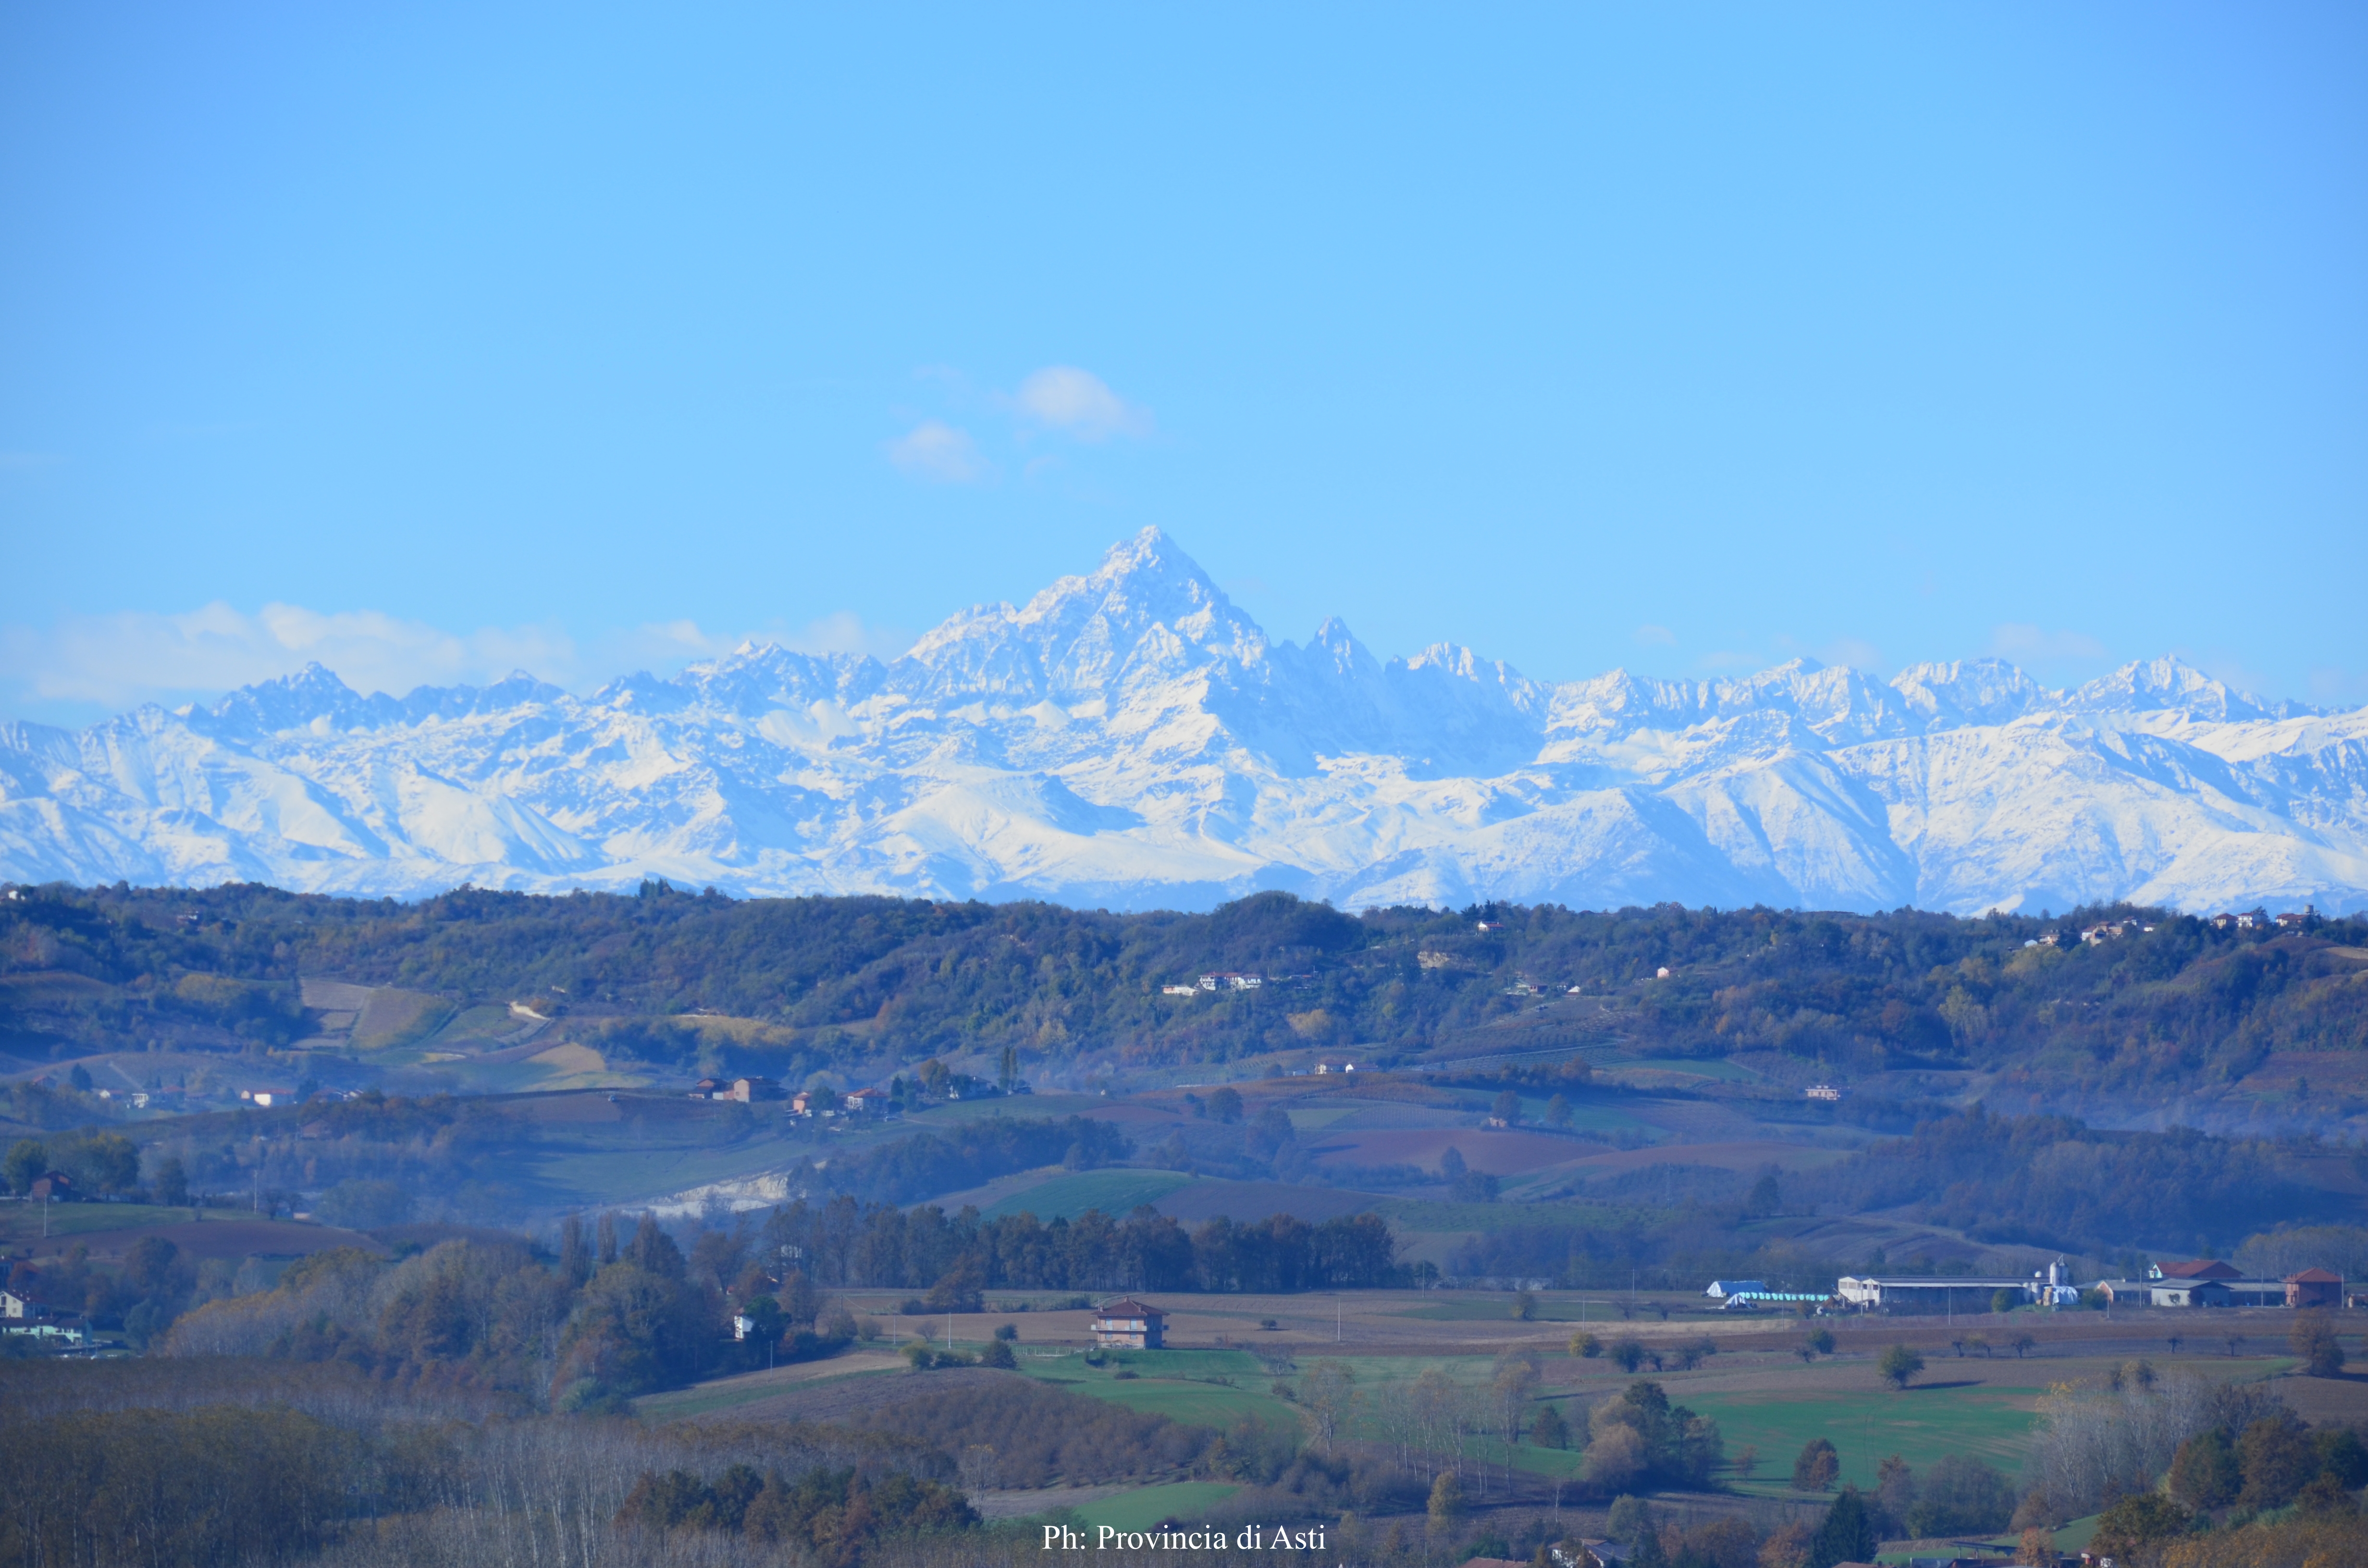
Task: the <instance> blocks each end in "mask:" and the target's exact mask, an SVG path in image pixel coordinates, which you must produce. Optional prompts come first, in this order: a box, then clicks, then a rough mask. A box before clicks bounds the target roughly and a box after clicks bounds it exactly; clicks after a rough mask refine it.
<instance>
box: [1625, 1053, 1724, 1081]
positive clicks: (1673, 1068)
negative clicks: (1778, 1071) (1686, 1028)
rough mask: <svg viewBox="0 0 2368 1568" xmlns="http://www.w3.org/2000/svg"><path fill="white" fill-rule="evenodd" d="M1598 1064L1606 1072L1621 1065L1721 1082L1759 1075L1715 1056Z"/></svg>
mask: <svg viewBox="0 0 2368 1568" xmlns="http://www.w3.org/2000/svg"><path fill="white" fill-rule="evenodd" d="M1599 1065H1600V1066H1601V1067H1602V1068H1603V1069H1604V1070H1605V1071H1607V1072H1617V1071H1619V1070H1620V1069H1621V1068H1622V1067H1639V1068H1644V1069H1645V1070H1647V1071H1650V1072H1655V1073H1681V1074H1685V1075H1686V1076H1688V1077H1692V1078H1715V1079H1717V1080H1718V1081H1719V1082H1720V1083H1723V1084H1748V1083H1750V1082H1751V1081H1752V1080H1754V1079H1756V1078H1758V1077H1759V1074H1757V1073H1754V1072H1752V1071H1751V1070H1750V1069H1749V1068H1748V1067H1737V1066H1736V1064H1735V1063H1733V1062H1722V1061H1720V1060H1718V1059H1717V1058H1715V1057H1713V1058H1709V1059H1707V1060H1695V1059H1692V1058H1680V1059H1667V1058H1662V1057H1639V1058H1638V1059H1636V1060H1635V1061H1634V1062H1601V1063H1599Z"/></svg>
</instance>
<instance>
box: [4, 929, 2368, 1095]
mask: <svg viewBox="0 0 2368 1568" xmlns="http://www.w3.org/2000/svg"><path fill="white" fill-rule="evenodd" d="M1493 913H1494V914H1495V915H1497V918H1496V919H1495V920H1493V921H1490V922H1487V925H1488V926H1489V928H1488V929H1487V930H1486V931H1483V930H1481V929H1479V926H1480V924H1481V923H1480V922H1478V921H1476V920H1474V918H1472V914H1473V912H1469V911H1467V912H1463V913H1462V914H1457V913H1453V912H1449V911H1443V910H1428V909H1385V910H1371V911H1367V912H1365V913H1364V914H1362V915H1358V916H1353V917H1352V916H1349V915H1343V914H1340V913H1338V912H1336V911H1334V910H1331V909H1329V908H1327V907H1326V906H1324V905H1321V904H1311V903H1303V902H1301V901H1298V900H1296V899H1293V898H1292V897H1291V896H1290V895H1288V894H1284V893H1261V894H1258V895H1256V896H1254V897H1251V898H1247V899H1244V900H1241V901H1240V902H1238V903H1231V904H1227V905H1224V906H1223V907H1222V908H1219V909H1217V910H1215V911H1213V912H1212V913H1210V914H1207V915H1175V914H1147V915H1113V914H1110V913H1108V912H1106V911H1075V910H1066V909H1062V908H1058V907H1056V906H1053V905H1048V904H1038V903H1010V904H994V905H989V904H981V903H962V904H953V903H928V902H926V901H916V900H899V899H883V898H804V899H770V900H750V901H745V902H742V901H734V900H731V899H726V898H723V897H720V896H715V895H700V896H691V895H688V894H683V893H678V892H674V891H673V890H670V889H666V888H664V887H663V885H661V884H652V885H651V886H650V887H648V888H645V890H644V895H643V896H642V897H639V898H624V897H612V896H608V895H593V894H581V893H579V894H575V895H571V896H568V897H564V898H545V897H536V896H530V895H527V894H518V893H498V892H484V891H480V890H474V889H461V890H460V891H458V892H452V893H449V894H446V895H444V896H443V897H441V898H438V899H431V900H428V901H426V902H424V903H418V904H398V903H392V902H389V901H368V900H346V899H336V898H328V897H321V896H314V895H295V894H287V893H281V892H276V891H274V890H271V889H268V888H261V887H252V886H249V887H226V888H218V889H212V890H208V891H202V892H198V891H186V890H134V889H130V888H124V887H120V886H119V887H117V888H113V889H95V890H76V889H73V888H66V887H45V888H40V889H37V890H33V896H31V897H30V898H28V899H23V900H17V901H12V902H9V903H6V904H5V905H0V972H6V973H19V974H34V973H40V974H49V975H54V976H61V977H64V979H63V981H62V983H59V984H55V985H48V986H30V987H12V988H9V989H7V990H6V992H5V993H0V1037H14V1038H17V1039H18V1040H22V1041H24V1042H25V1043H27V1044H42V1043H44V1042H47V1043H53V1044H56V1045H58V1046H60V1047H63V1048H75V1047H79V1048H81V1049H97V1048H99V1047H101V1046H111V1045H118V1044H120V1042H121V1041H123V1040H127V1039H130V1040H147V1039H151V1038H158V1037H164V1038H170V1039H176V1040H186V1041H190V1042H195V1043H213V1044H217V1045H221V1046H224V1047H233V1048H234V1047H237V1046H241V1045H245V1044H250V1043H254V1044H279V1043H285V1041H286V1040H290V1039H292V1038H294V1031H296V1030H297V1029H298V1028H301V1011H300V1009H299V1008H298V1006H297V1004H296V998H295V989H296V988H295V981H296V979H297V977H298V976H299V975H300V974H334V975H338V976H341V977H344V978H347V979H351V980H354V981H359V982H364V983H381V984H393V985H402V986H407V987H411V988H415V989H419V990H424V991H430V992H435V993H438V994H444V995H448V996H450V997H452V998H455V999H500V998H504V997H509V996H516V995H522V994H540V995H544V996H550V995H552V988H554V987H555V988H557V989H558V990H559V991H562V992H564V994H565V995H566V998H567V1001H568V1005H569V1006H570V1007H571V1008H572V1009H573V1010H574V1013H575V1015H576V1017H575V1021H574V1024H573V1025H572V1027H578V1028H583V1029H585V1030H587V1031H589V1032H592V1033H594V1034H599V1033H600V1032H601V1031H604V1030H605V1031H607V1033H606V1034H605V1035H603V1036H602V1038H603V1039H605V1040H607V1041H608V1043H609V1044H610V1045H611V1046H612V1047H616V1048H621V1049H630V1050H632V1051H639V1052H642V1053H644V1054H646V1055H647V1056H648V1057H650V1058H651V1059H653V1060H656V1061H660V1062H667V1061H685V1062H687V1061H689V1060H691V1059H692V1058H694V1057H700V1058H701V1059H705V1060H716V1061H723V1062H725V1064H727V1065H737V1066H739V1067H741V1068H742V1069H743V1070H764V1069H770V1070H772V1071H774V1072H775V1074H776V1075H788V1074H794V1073H798V1072H801V1071H803V1070H805V1069H808V1068H811V1067H814V1066H820V1065H826V1064H828V1063H830V1062H837V1061H843V1060H845V1059H847V1058H848V1057H849V1056H850V1055H852V1054H856V1053H861V1054H864V1055H871V1054H872V1053H873V1052H874V1051H876V1050H877V1049H878V1048H879V1047H881V1046H883V1045H884V1046H885V1047H887V1048H888V1050H889V1051H890V1053H891V1054H892V1055H894V1056H895V1057H897V1058H899V1059H903V1060H913V1061H918V1060H920V1059H922V1058H924V1057H928V1056H930V1055H934V1054H941V1053H945V1052H950V1051H1003V1050H1005V1049H1018V1050H1021V1051H1028V1052H1030V1053H1033V1054H1036V1055H1039V1056H1043V1057H1052V1058H1056V1059H1057V1058H1061V1057H1064V1056H1066V1055H1069V1054H1071V1053H1073V1052H1075V1051H1078V1050H1081V1049H1084V1048H1085V1047H1087V1045H1089V1044H1090V1045H1092V1046H1095V1047H1100V1046H1103V1045H1105V1044H1108V1045H1115V1046H1116V1047H1118V1048H1119V1049H1120V1050H1121V1051H1122V1052H1124V1053H1125V1054H1127V1055H1130V1056H1133V1057H1136V1058H1140V1059H1144V1060H1154V1059H1156V1060H1167V1061H1176V1060H1199V1061H1218V1060H1224V1059H1227V1058H1232V1057H1236V1056H1239V1055H1242V1054H1244V1053H1247V1052H1251V1051H1263V1050H1269V1049H1274V1048H1277V1047H1281V1046H1292V1045H1306V1044H1311V1043H1312V1044H1317V1045H1322V1044H1328V1043H1332V1042H1334V1041H1336V1040H1337V1041H1346V1040H1360V1041H1363V1042H1367V1043H1368V1044H1369V1046H1373V1047H1378V1048H1380V1049H1381V1050H1382V1051H1384V1052H1386V1051H1388V1050H1389V1049H1391V1048H1393V1047H1403V1048H1419V1047H1423V1046H1427V1045H1430V1044H1434V1043H1436V1042H1438V1041H1439V1040H1442V1039H1444V1038H1447V1037H1450V1036H1452V1035H1453V1034H1455V1033H1457V1032H1458V1031H1461V1030H1465V1029H1469V1028H1474V1027H1477V1026H1479V1025H1482V1024H1485V1023H1488V1022H1491V1021H1492V1020H1498V1019H1503V1018H1505V1017H1508V1016H1509V1015H1512V1014H1515V1013H1517V1012H1518V1011H1520V1006H1521V1005H1520V1000H1519V999H1518V998H1516V997H1514V996H1510V995H1508V994H1506V992H1507V991H1508V982H1509V981H1511V980H1515V979H1520V978H1524V977H1527V978H1530V979H1531V980H1533V981H1535V982H1538V983H1551V984H1552V985H1553V986H1554V987H1556V988H1560V987H1566V986H1569V985H1579V986H1583V987H1584V988H1586V990H1587V991H1588V993H1590V994H1596V995H1599V996H1600V995H1611V996H1613V997H1616V998H1618V999H1620V1000H1622V1004H1623V1005H1622V1007H1621V1008H1620V1009H1619V1017H1617V1019H1616V1025H1615V1027H1616V1030H1617V1032H1619V1033H1620V1034H1622V1036H1624V1037H1625V1038H1627V1039H1629V1040H1633V1041H1634V1042H1637V1043H1639V1044H1642V1045H1645V1046H1646V1047H1648V1048H1649V1049H1651V1050H1652V1051H1656V1052H1680V1053H1691V1054H1696V1055H1704V1056H1717V1055H1725V1054H1729V1053H1732V1052H1735V1051H1748V1050H1772V1051H1786V1052H1791V1053H1793V1054H1795V1055H1800V1056H1807V1057H1816V1058H1821V1059H1824V1060H1827V1061H1831V1062H1848V1063H1851V1064H1853V1065H1855V1066H1858V1067H1860V1068H1862V1069H1872V1068H1879V1067H1885V1066H1912V1065H1918V1064H1927V1065H1952V1066H1978V1067H1999V1066H2004V1065H2008V1064H2018V1063H2019V1064H2021V1065H2022V1066H2025V1067H2028V1068H2031V1069H2033V1070H2038V1071H2043V1072H2044V1073H2046V1074H2052V1075H2055V1076H2057V1077H2063V1078H2068V1079H2072V1080H2076V1081H2078V1082H2082V1083H2112V1084H2117V1085H2143V1084H2146V1083H2152V1082H2157V1081H2166V1080H2169V1079H2172V1078H2188V1079H2192V1078H2193V1077H2194V1076H2196V1075H2197V1074H2200V1073H2203V1072H2205V1071H2207V1070H2209V1071H2213V1072H2219V1073H2227V1072H2231V1071H2235V1072H2241V1071H2243V1070H2245V1068H2246V1067H2247V1066H2248V1065H2249V1064H2250V1063H2251V1062H2255V1061H2257V1060H2258V1059H2259V1058H2260V1055H2261V1054H2262V1053H2263V1052H2266V1051H2270V1050H2272V1049H2311V1050H2357V1049H2361V1048H2362V1047H2368V1009H2362V1007H2361V1006H2359V1005H2358V1001H2357V996H2356V988H2355V987H2352V986H2351V985H2349V984H2348V983H2347V982H2348V978H2349V976H2350V975H2351V973H2353V972H2354V971H2356V969H2357V967H2358V966H2357V961H2356V960H2353V959H2351V957H2349V956H2348V953H2347V951H2346V949H2356V948H2357V947H2359V946H2360V945H2362V942H2363V941H2368V921H2363V920H2360V919H2351V920H2345V921H2336V922H2322V923H2320V924H2319V926H2317V927H2316V928H2314V929H2310V930H2305V931H2303V932H2299V933H2292V932H2271V931H2263V930H2247V931H2238V930H2229V931H2221V930H2216V929H2214V927H2212V926H2209V925H2207V924H2205V923H2203V922H2202V921H2198V920H2195V919H2192V918H2189V917H2186V916H2182V915H2172V914H2168V913H2164V912H2161V911H2146V910H2137V909H2126V908H2121V907H2118V906H2117V907H2114V908H2112V909H2097V910H2085V911H2077V912H2073V913H2070V914H2067V915H2066V916H2065V918H2064V919H2062V920H2060V921H2057V920H2047V919H2039V920H2033V919H2029V918H2024V917H2008V916H1990V917H1986V918H1983V919H1979V920H1959V919H1955V918H1952V917H1951V916H1947V915H1925V914H1919V913H1916V912H1913V911H1899V912H1895V913H1893V914H1888V915H1863V916H1861V915H1817V914H1800V913H1794V912H1791V911H1777V910H1770V909H1748V910H1736V911H1731V912H1724V913H1722V912H1717V911H1711V910H1689V909H1684V908H1680V907H1679V906H1676V905H1660V906H1656V907H1654V908H1651V909H1624V910H1619V911H1614V912H1603V913H1586V912H1575V911H1571V910H1567V909H1564V908H1561V907H1559V906H1554V905H1541V906H1535V907H1529V908H1522V907H1516V906H1505V907H1501V908H1497V909H1495V910H1494V911H1493ZM2108 917H2112V918H2115V919H2116V920H2120V919H2128V920H2132V921H2135V923H2136V924H2135V926H2132V928H2131V929H2130V930H2129V932H2128V934H2126V935H2123V936H2120V937H2113V938H2112V939H2109V940H2105V941H2101V942H2098V943H2095V944H2083V943H2081V942H2080V941H2078V938H2077V932H2078V929H2079V928H2080V927H2081V926H2083V925H2086V924H2089V923H2093V922H2098V921H2102V920H2105V919H2107V918H2108ZM2137 926H2151V927H2152V928H2151V929H2150V930H2142V929H2138V928H2137ZM2050 933H2054V934H2055V935H2056V936H2057V937H2058V938H2059V939H2058V943H2057V945H2055V946H2033V945H2032V944H2033V943H2036V942H2038V941H2039V939H2040V938H2041V937H2043V936H2044V935H2047V934H2050ZM1664 968H1666V969H1668V971H1670V973H1669V976H1668V979H1666V980H1653V977H1654V976H1656V974H1657V973H1658V972H1659V971H1660V970H1662V969H1664ZM1209 970H1247V971H1261V972H1264V973H1266V974H1267V975H1269V977H1270V978H1269V984H1268V985H1266V986H1264V987H1262V988H1260V989H1258V990H1256V991H1245V992H1221V993H1214V994H1204V995H1201V996H1200V997H1198V998H1196V999H1195V1000H1194V1001H1193V1002H1192V1003H1191V1004H1190V1005H1189V1006H1177V1005H1175V1004H1173V1003H1172V1002H1171V1001H1169V1000H1168V999H1167V998H1164V997H1163V996H1162V995H1161V994H1160V986H1161V985H1162V984H1163V983H1172V982H1175V981H1177V980H1178V979H1183V978H1189V977H1190V976H1192V975H1194V974H1197V973H1200V972H1202V971H1209ZM1647 981H1651V982H1652V983H1649V984H1646V983H1645V982H1647ZM64 982H71V983H64ZM694 1009H699V1010H703V1011H712V1012H714V1013H719V1014H723V1015H729V1016H730V1017H731V1018H732V1019H734V1020H739V1021H740V1023H739V1024H736V1025H734V1027H732V1028H729V1029H726V1030H723V1031H722V1032H720V1033H719V1032H718V1030H717V1028H716V1026H715V1025H713V1024H712V1022H709V1021H703V1020H701V1019H700V1018H694V1017H689V1016H688V1015H689V1014H690V1013H691V1012H692V1011H693V1010H694ZM751 1022H753V1023H754V1024H756V1025H758V1026H761V1027H757V1028H749V1027H746V1025H747V1024H749V1023H751ZM1555 1027H1559V1028H1563V1029H1564V1031H1565V1032H1568V1031H1569V1030H1570V1029H1571V1028H1581V1027H1583V1028H1590V1029H1598V1030H1599V1031H1600V1028H1601V1027H1602V1025H1601V1020H1600V1018H1599V1019H1598V1020H1597V1021H1595V1022H1593V1023H1587V1024H1585V1025H1584V1026H1581V1025H1577V1024H1566V1025H1560V1026H1555ZM1576 1038H1577V1037H1576V1036H1574V1039H1576Z"/></svg>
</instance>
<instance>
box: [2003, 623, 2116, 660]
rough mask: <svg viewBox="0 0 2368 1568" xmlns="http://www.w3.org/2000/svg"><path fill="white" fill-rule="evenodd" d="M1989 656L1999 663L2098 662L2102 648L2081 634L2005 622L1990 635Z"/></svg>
mask: <svg viewBox="0 0 2368 1568" xmlns="http://www.w3.org/2000/svg"><path fill="white" fill-rule="evenodd" d="M1990 652H1991V653H1995V654H1997V655H1998V657H1999V658H2001V659H2008V660H2014V661H2018V662H2020V661H2021V660H2025V659H2101V658H2103V657H2105V656H2106V655H2105V645H2104V644H2103V643H2102V642H2099V641H2097V639H2095V638H2094V637H2091V636H2089V634H2088V633H2087V632H2085V631H2042V630H2041V629H2040V628H2038V627H2036V626H2032V625H2029V624H2027V623H2025V622H2022V621H2011V620H2010V621H2009V622H2007V623H2006V624H2005V625H2003V626H2000V627H1998V628H1997V629H1996V630H1995V631H1992V632H1991V633H1990Z"/></svg>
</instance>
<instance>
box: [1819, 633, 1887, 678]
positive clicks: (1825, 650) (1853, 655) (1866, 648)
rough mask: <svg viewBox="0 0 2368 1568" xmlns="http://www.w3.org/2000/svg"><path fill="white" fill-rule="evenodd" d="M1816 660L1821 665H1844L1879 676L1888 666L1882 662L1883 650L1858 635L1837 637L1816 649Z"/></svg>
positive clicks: (1863, 672) (1865, 673)
mask: <svg viewBox="0 0 2368 1568" xmlns="http://www.w3.org/2000/svg"><path fill="white" fill-rule="evenodd" d="M1817 662H1818V663H1819V664H1823V665H1848V666H1849V667H1850V668H1851V669H1854V670H1856V671H1858V673H1859V674H1861V675H1871V676H1883V675H1884V674H1887V673H1888V671H1889V669H1890V666H1889V665H1887V664H1885V663H1884V657H1883V650H1882V649H1880V648H1878V647H1876V646H1875V645H1874V644H1873V643H1872V642H1867V641H1866V640H1865V639H1864V638H1860V637H1837V638H1835V639H1834V640H1833V641H1832V642H1828V643H1827V644H1826V645H1825V646H1824V647H1822V648H1820V649H1818V650H1817Z"/></svg>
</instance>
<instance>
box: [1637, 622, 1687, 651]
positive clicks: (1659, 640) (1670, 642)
mask: <svg viewBox="0 0 2368 1568" xmlns="http://www.w3.org/2000/svg"><path fill="white" fill-rule="evenodd" d="M1635 637H1636V641H1637V642H1642V643H1644V644H1645V645H1646V646H1647V647H1652V648H1674V647H1676V646H1677V645H1678V634H1677V633H1676V632H1674V631H1670V630H1669V629H1668V627H1666V626H1652V625H1645V626H1640V627H1638V628H1637V629H1636V631H1635Z"/></svg>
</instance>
